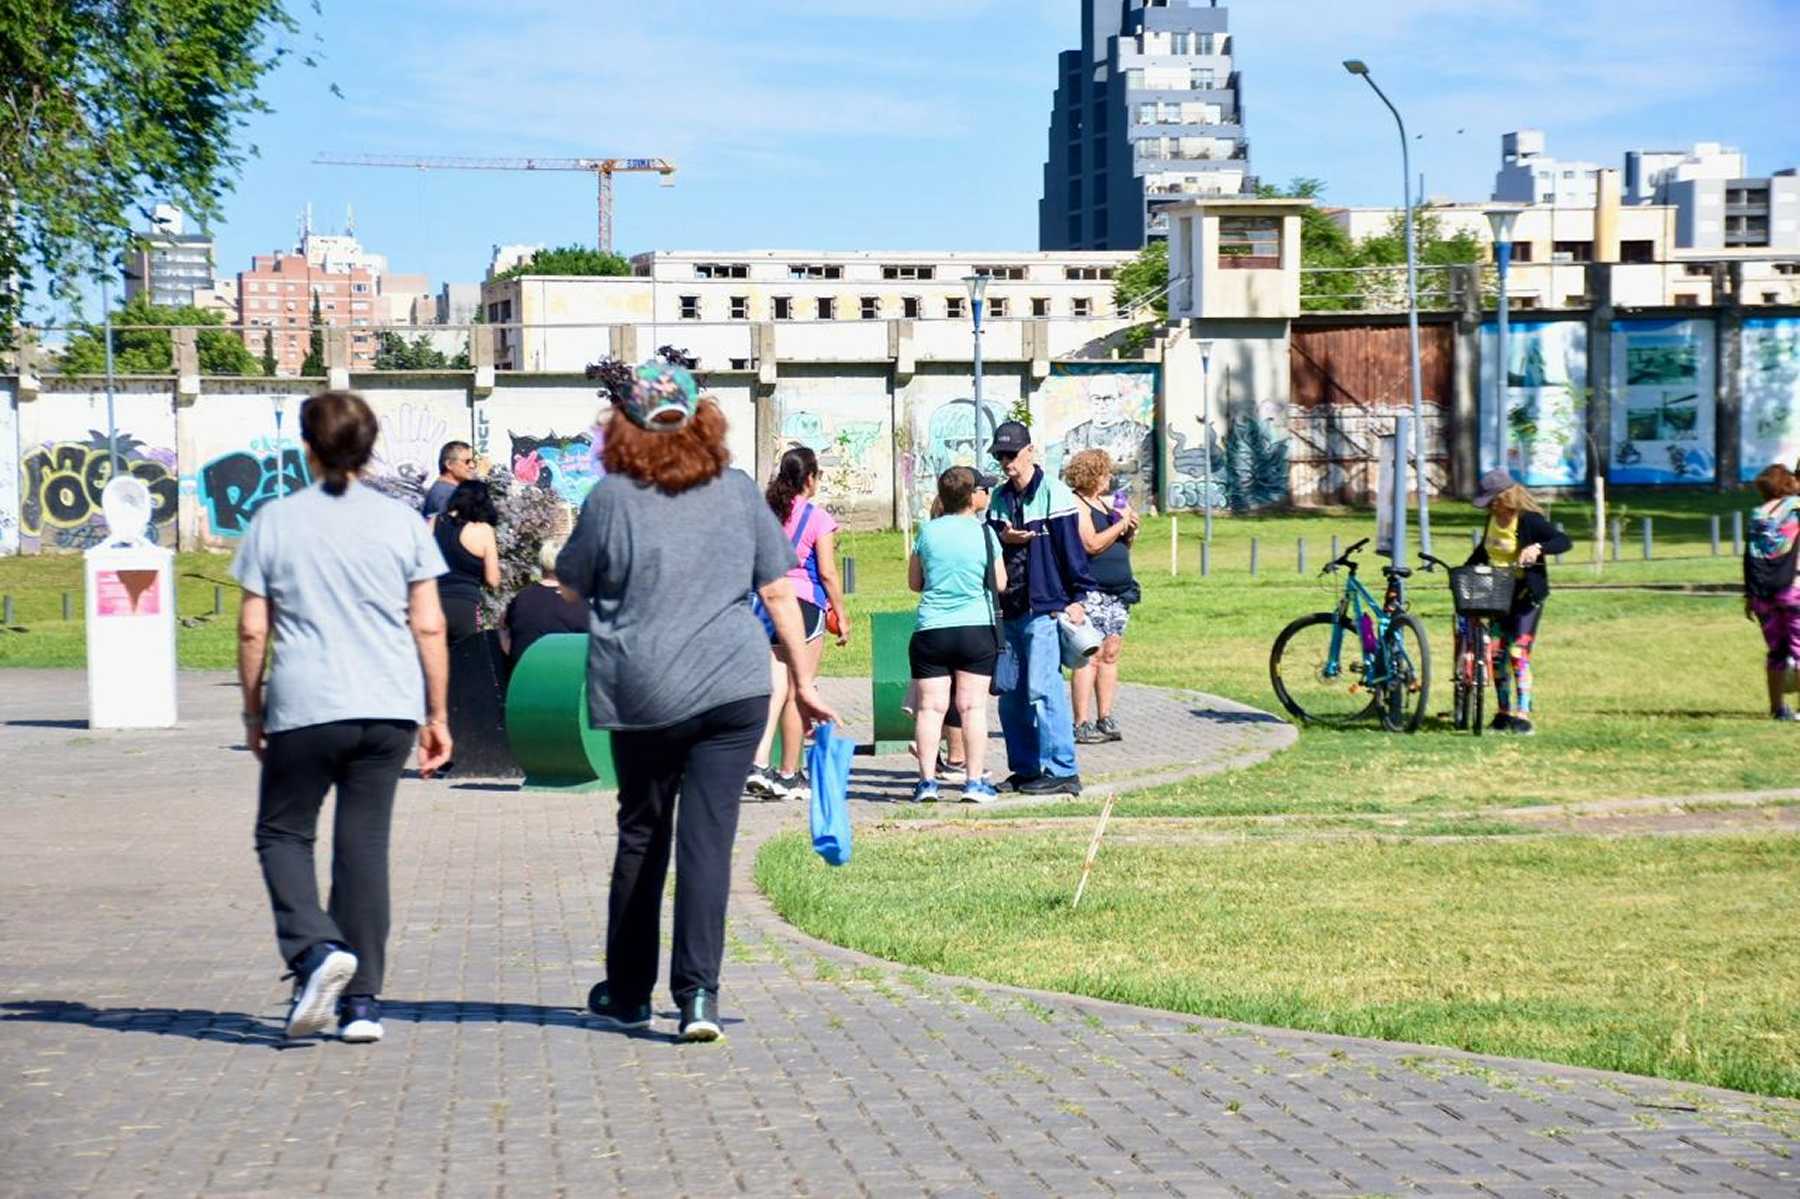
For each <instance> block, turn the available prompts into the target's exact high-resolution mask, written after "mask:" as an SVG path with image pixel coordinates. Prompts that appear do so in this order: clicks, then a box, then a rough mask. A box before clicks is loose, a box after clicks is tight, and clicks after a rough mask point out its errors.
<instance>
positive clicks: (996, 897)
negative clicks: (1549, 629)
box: [757, 822, 1800, 1096]
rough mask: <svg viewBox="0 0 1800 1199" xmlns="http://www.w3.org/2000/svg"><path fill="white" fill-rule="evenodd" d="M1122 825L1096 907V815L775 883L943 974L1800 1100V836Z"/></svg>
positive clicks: (809, 862)
mask: <svg viewBox="0 0 1800 1199" xmlns="http://www.w3.org/2000/svg"><path fill="white" fill-rule="evenodd" d="M1125 827H1126V828H1129V825H1127V826H1125ZM1120 832H1121V839H1120V840H1119V841H1118V842H1109V844H1108V845H1107V847H1106V848H1105V849H1104V851H1103V852H1102V855H1101V860H1100V864H1099V866H1098V867H1097V869H1096V875H1095V879H1094V881H1093V883H1091V884H1090V886H1089V889H1088V893H1087V895H1086V897H1084V899H1083V901H1082V907H1081V908H1080V910H1079V911H1075V912H1071V911H1070V910H1069V898H1070V895H1071V894H1072V892H1073V890H1074V885H1075V881H1076V877H1077V874H1078V872H1079V868H1080V863H1081V856H1082V851H1083V849H1084V846H1085V843H1086V837H1087V833H1088V829H1087V827H1086V822H1080V823H1079V824H1076V823H1073V822H1071V824H1070V825H1069V827H1068V829H1067V831H1065V832H1057V831H1052V832H1043V831H1035V830H1034V831H1024V830H1018V831H1014V830H1009V829H1006V828H1002V827H996V826H992V825H982V826H974V827H970V826H963V828H962V829H961V830H955V829H952V830H941V829H929V830H928V829H925V828H922V827H920V826H917V825H910V824H902V825H897V826H896V825H888V826H882V827H877V828H867V827H865V828H863V829H860V830H858V834H857V835H858V843H857V846H856V856H855V859H854V860H853V862H852V863H851V864H850V865H849V866H848V867H846V868H844V869H841V870H831V869H829V868H827V867H826V866H824V865H823V864H822V863H820V862H819V861H818V860H817V858H815V857H814V856H813V854H812V852H811V845H810V842H809V841H808V840H807V839H806V838H804V837H802V836H800V835H798V834H788V835H784V836H783V837H781V838H779V839H777V840H775V841H772V842H770V843H769V844H768V845H767V846H766V847H765V848H764V850H763V852H762V854H761V856H760V857H759V859H758V862H757V879H758V881H759V883H760V884H761V885H762V887H763V889H764V890H765V891H767V892H768V893H769V894H770V895H771V896H772V897H773V899H774V901H775V905H776V908H777V909H778V910H779V911H780V913H781V914H782V916H783V917H785V918H786V919H788V920H790V921H792V922H793V923H795V924H796V925H798V926H799V927H800V928H802V929H805V930H806V931H807V932H809V933H812V934H813V935H815V936H819V937H822V938H824V939H826V940H829V941H832V942H835V943H837V944H840V945H846V946H849V947H851V948H854V949H859V950H863V951H865V952H868V953H872V954H876V955H878V956H881V957H885V958H890V959H893V960H895V961H900V962H905V963H908V964H910V965H914V966H920V967H924V968H926V969H929V970H935V971H941V972H944V973H950V974H959V975H965V976H973V977H979V978H985V979H990V980H993V981H996V982H1003V983H1011V984H1015V985H1020V986H1028V987H1036V988H1043V989H1049V990H1058V991H1068V992H1073V993H1076V994H1082V995H1091V996H1095V997H1098V998H1102V999H1110V1000H1117V1001H1121V1002H1125V1003H1134V1004H1142V1005H1146V1006H1150V1007H1157V1008H1164V1009H1167V1010H1171V1011H1178V1012H1189V1013H1193V1014H1196V1015H1208V1016H1217V1017H1223V1018H1227V1019H1236V1020H1243V1021H1248V1022H1251V1023H1257V1024H1274V1025H1281V1026H1285V1027H1290V1028H1305V1029H1315V1030H1319V1031H1323V1032H1335V1033H1348V1034H1352V1035H1357V1036H1368V1037H1378V1038H1382V1039H1388V1040H1398V1041H1413V1042H1420V1043H1425V1044H1432V1045H1448V1046H1454V1047H1458V1048H1462V1049H1468V1050H1472V1051H1477V1052H1483V1053H1494V1054H1502V1055H1508V1056H1518V1057H1530V1058H1538V1059H1542V1060H1546V1061H1557V1062H1566V1063H1570V1064H1573V1065H1581V1066H1593V1067H1598V1068H1603V1069H1609V1070H1623V1071H1629V1072H1632V1073H1637V1074H1645V1075H1655V1076H1660V1077H1664V1078H1671V1079H1683V1080H1688V1081H1692V1082H1700V1083H1707V1084H1712V1085H1719V1086H1727V1087H1734V1088H1738V1089H1742V1090H1747V1091H1753V1092H1760V1093H1763V1094H1769V1095H1785V1096H1800V1009H1796V1006H1795V1003H1794V996H1795V995H1796V994H1800V931H1796V930H1797V928H1800V926H1797V925H1796V923H1795V922H1794V920H1793V894H1794V882H1795V879H1796V878H1797V877H1800V838H1796V837H1738V836H1716V837H1715V836H1707V837H1699V836H1696V837H1673V838H1662V839H1657V838H1622V839H1602V838H1594V837H1566V836H1558V837H1527V838H1490V839H1473V840H1464V841H1400V842H1392V841H1377V840H1374V839H1367V838H1363V839H1356V840H1352V841H1348V842H1343V841H1334V842H1323V843H1308V842H1299V843H1295V842H1279V841H1277V842H1268V841H1259V842H1240V843H1235V844H1226V845H1219V844H1210V845H1201V844H1194V843H1185V844H1184V843H1183V842H1182V841H1181V840H1180V839H1179V838H1178V837H1172V836H1167V835H1146V836H1143V837H1139V838H1132V839H1130V840H1129V841H1127V840H1125V839H1124V833H1123V830H1120Z"/></svg>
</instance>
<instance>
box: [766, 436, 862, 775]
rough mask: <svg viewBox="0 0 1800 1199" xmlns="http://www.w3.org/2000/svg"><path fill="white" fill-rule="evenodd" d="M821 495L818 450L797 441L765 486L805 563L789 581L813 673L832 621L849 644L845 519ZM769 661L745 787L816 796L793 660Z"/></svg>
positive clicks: (774, 656)
mask: <svg viewBox="0 0 1800 1199" xmlns="http://www.w3.org/2000/svg"><path fill="white" fill-rule="evenodd" d="M818 494H819V457H818V455H817V454H815V453H813V452H812V451H811V450H809V449H807V448H806V447H805V446H795V447H794V448H793V449H791V450H789V451H788V452H787V453H785V454H783V455H782V456H781V467H780V469H779V470H777V471H776V473H775V478H774V479H773V480H771V481H770V483H769V487H768V490H767V491H766V492H765V493H764V495H765V497H766V498H767V499H768V501H769V507H770V508H771V509H772V510H773V511H774V513H775V519H776V520H779V521H780V522H781V527H782V530H783V531H784V532H786V533H787V536H788V544H790V545H792V546H793V547H794V557H796V558H797V559H799V563H800V564H799V565H798V566H796V567H794V569H793V570H790V571H789V572H788V580H789V581H790V582H792V583H793V585H794V595H795V596H796V597H798V599H799V600H800V615H801V617H802V619H803V620H804V622H805V626H806V653H807V674H808V676H809V677H810V676H816V675H817V674H818V670H819V658H820V656H821V655H822V654H823V653H824V650H825V633H826V629H827V626H828V625H829V626H830V629H831V631H832V632H834V633H836V634H837V643H838V644H839V645H848V644H850V615H849V613H848V612H847V611H846V610H845V608H844V593H843V589H842V588H841V587H840V586H839V585H838V572H837V536H836V535H837V529H838V523H837V521H836V520H834V519H832V516H831V513H829V512H827V511H825V509H824V508H823V507H821V506H820V505H818V504H815V503H813V497H814V496H816V495H818ZM769 661H770V670H771V672H772V673H773V676H774V690H773V691H772V692H771V693H770V696H771V698H770V700H769V722H768V724H767V726H766V727H764V729H763V737H762V742H761V744H759V745H758V746H757V747H756V758H755V764H754V765H753V766H752V768H751V770H750V778H749V781H748V782H746V783H745V785H744V790H745V791H746V792H747V793H748V794H750V795H752V796H755V797H756V798H758V799H810V798H811V797H812V793H811V790H810V787H809V785H808V781H807V778H806V776H805V775H804V774H802V773H801V772H800V751H801V746H802V742H803V741H804V739H805V736H806V730H805V727H804V726H803V724H802V722H801V718H800V709H799V708H798V707H797V706H796V705H795V703H794V696H793V684H792V681H791V679H790V676H789V671H788V668H787V663H786V662H784V661H782V659H781V656H780V655H779V654H776V653H773V652H772V651H771V653H770V656H769ZM777 729H780V730H781V769H780V770H772V769H770V763H769V758H770V756H771V755H772V752H773V749H774V745H775V731H776V730H777Z"/></svg>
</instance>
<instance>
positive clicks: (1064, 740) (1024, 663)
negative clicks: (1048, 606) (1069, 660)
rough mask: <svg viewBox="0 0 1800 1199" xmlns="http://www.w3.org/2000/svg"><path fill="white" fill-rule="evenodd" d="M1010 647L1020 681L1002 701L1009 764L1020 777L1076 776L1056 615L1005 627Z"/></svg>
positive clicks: (1072, 731)
mask: <svg viewBox="0 0 1800 1199" xmlns="http://www.w3.org/2000/svg"><path fill="white" fill-rule="evenodd" d="M1005 629H1006V643H1007V644H1008V645H1010V646H1011V647H1012V652H1013V655H1014V656H1015V657H1016V658H1017V659H1018V662H1019V681H1018V684H1017V685H1016V686H1014V687H1012V688H1011V689H1010V690H1008V691H1005V692H1003V693H1002V694H1001V696H1000V729H1001V731H1002V732H1003V733H1005V734H1006V763H1007V766H1008V767H1010V768H1011V770H1012V772H1013V773H1014V774H1017V775H1023V776H1026V777H1030V776H1032V775H1038V774H1048V775H1051V776H1053V777H1055V778H1068V777H1070V776H1071V775H1073V774H1075V773H1076V766H1075V726H1074V724H1073V720H1074V717H1073V716H1072V715H1071V714H1070V711H1069V689H1068V688H1067V687H1066V686H1064V685H1063V676H1062V645H1061V642H1060V640H1059V634H1058V633H1057V631H1056V618H1055V617H1054V616H1027V617H1022V618H1020V619H1018V620H1009V621H1007V622H1006V624H1005Z"/></svg>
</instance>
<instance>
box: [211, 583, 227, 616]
mask: <svg viewBox="0 0 1800 1199" xmlns="http://www.w3.org/2000/svg"><path fill="white" fill-rule="evenodd" d="M213 615H214V616H223V615H225V589H224V588H223V587H220V586H217V585H215V586H214V587H213Z"/></svg>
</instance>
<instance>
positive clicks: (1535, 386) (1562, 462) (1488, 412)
mask: <svg viewBox="0 0 1800 1199" xmlns="http://www.w3.org/2000/svg"><path fill="white" fill-rule="evenodd" d="M1498 339H1499V335H1498V331H1497V329H1496V327H1495V326H1494V325H1493V324H1492V323H1489V324H1485V325H1483V326H1482V327H1481V401H1480V404H1481V414H1482V416H1481V428H1480V437H1481V467H1482V469H1483V470H1489V469H1492V467H1493V466H1494V459H1495V450H1496V446H1495V443H1494V387H1495V383H1496V378H1495V370H1494V367H1495V362H1496V356H1497V354H1498ZM1506 357H1507V364H1506V427H1507V435H1506V467H1507V469H1508V470H1510V471H1511V472H1512V474H1513V477H1514V478H1516V479H1518V480H1519V481H1520V482H1521V483H1524V484H1525V485H1526V486H1527V487H1579V486H1581V485H1583V484H1584V483H1586V482H1587V472H1588V449H1587V407H1588V404H1587V397H1588V360H1587V324H1586V322H1585V321H1513V322H1511V324H1510V327H1509V328H1508V330H1507V339H1506Z"/></svg>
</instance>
